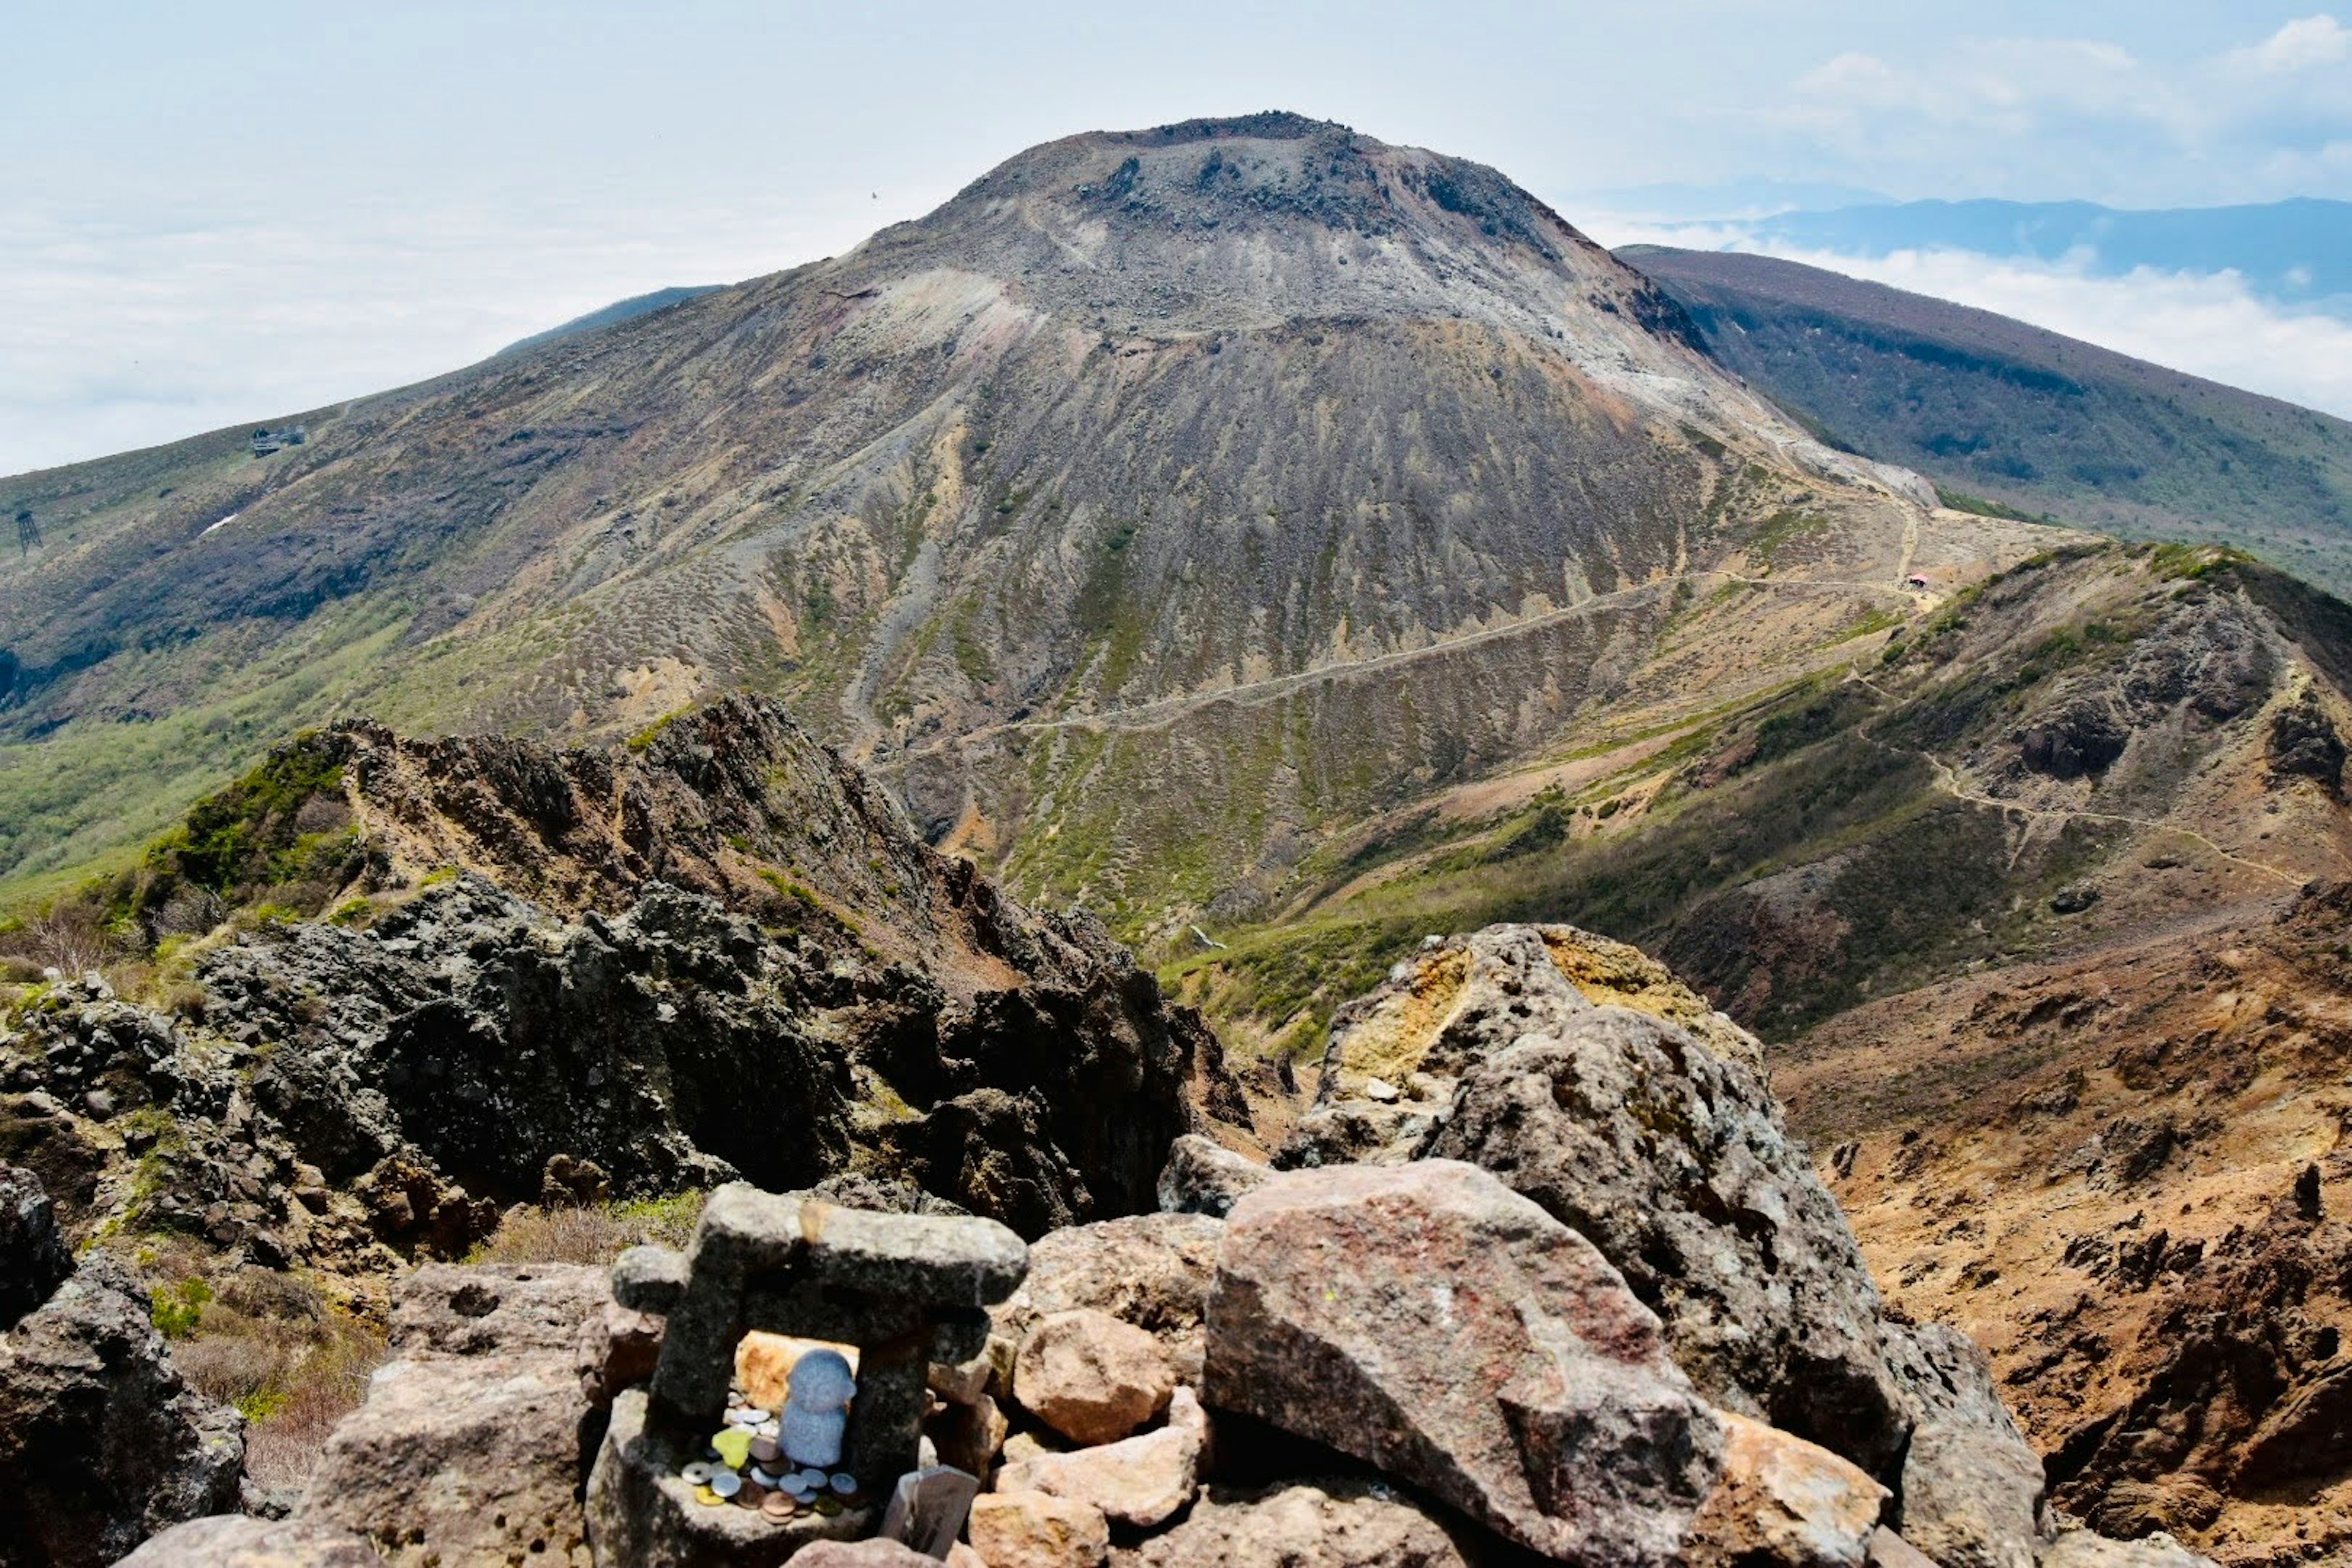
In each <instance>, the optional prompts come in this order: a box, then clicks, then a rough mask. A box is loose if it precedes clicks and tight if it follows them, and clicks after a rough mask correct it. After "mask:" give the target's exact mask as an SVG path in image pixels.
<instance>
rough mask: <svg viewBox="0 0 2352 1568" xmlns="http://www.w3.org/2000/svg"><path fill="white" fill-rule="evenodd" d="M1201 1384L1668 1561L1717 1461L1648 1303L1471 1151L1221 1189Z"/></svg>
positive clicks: (1406, 1471)
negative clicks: (1471, 1161)
mask: <svg viewBox="0 0 2352 1568" xmlns="http://www.w3.org/2000/svg"><path fill="white" fill-rule="evenodd" d="M1203 1394H1204V1396H1205V1398H1206V1400H1207V1403H1208V1404H1209V1405H1211V1406H1212V1407H1213V1408H1218V1409H1223V1410H1229V1411H1234V1412H1238V1413H1240V1414H1242V1415H1248V1416H1252V1417H1254V1418H1255V1419H1257V1420H1260V1421H1264V1422H1266V1423H1269V1424H1271V1425H1272V1426H1276V1427H1278V1428H1280V1429H1281V1430H1283V1431H1286V1432H1289V1433H1292V1434H1295V1435H1296V1436H1301V1437H1307V1438H1310V1439H1312V1440H1314V1441H1315V1442H1318V1443H1321V1444H1323V1445H1325V1446H1326V1447H1331V1448H1335V1449H1338V1450H1339V1451H1340V1452H1341V1453H1345V1454H1349V1455H1352V1456H1353V1457H1355V1458H1359V1459H1361V1460H1364V1461H1365V1462H1367V1463H1370V1464H1372V1465H1374V1466H1376V1467H1378V1468H1381V1470H1383V1471H1385V1472H1387V1473H1388V1474H1390V1475H1392V1476H1394V1477H1396V1478H1397V1479H1400V1480H1403V1481H1407V1482H1410V1483H1411V1484H1412V1485H1413V1486H1415V1487H1418V1488H1420V1489H1423V1491H1425V1492H1427V1493H1428V1494H1430V1495H1431V1496H1433V1497H1435V1498H1437V1499H1440V1500H1444V1501H1445V1502H1447V1503H1449V1504H1451V1505H1452V1506H1454V1507H1455V1508H1457V1509H1460V1510H1462V1511H1463V1512H1464V1513H1465V1514H1467V1515H1469V1516H1470V1517H1471V1518H1473V1519H1475V1520H1476V1521H1479V1522H1480V1523H1482V1524H1485V1525H1486V1526H1487V1527H1488V1528H1490V1529H1492V1530H1494V1531H1497V1532H1498V1533H1500V1534H1502V1535H1504V1536H1506V1537H1507V1538H1508V1539H1510V1540H1512V1541H1514V1542H1518V1543H1519V1544H1521V1545H1523V1546H1526V1547H1529V1548H1531V1549H1533V1550H1535V1551H1537V1552H1542V1553H1544V1554H1546V1555H1548V1556H1551V1557H1554V1558H1558V1559H1559V1560H1561V1561H1565V1562H1570V1563H1616V1564H1643V1563H1657V1564H1664V1563H1672V1562H1674V1561H1675V1559H1676V1556H1677V1553H1678V1552H1679V1550H1680V1547H1681V1544H1682V1542H1683V1541H1684V1538H1685V1535H1686V1534H1688V1532H1689V1530H1690V1527H1691V1524H1692V1521H1693V1520H1694V1518H1695V1517H1696V1515H1697V1513H1698V1511H1699V1510H1700V1508H1701V1506H1702V1504H1704V1502H1705V1501H1706V1499H1707V1497H1708V1495H1709V1494H1710V1492H1711V1491H1712V1490H1713V1489H1714V1488H1715V1485H1716V1483H1717V1479H1718V1477H1719V1474H1720V1472H1721V1468H1722V1458H1723V1447H1724V1433H1723V1428H1722V1425H1721V1423H1720V1422H1719V1421H1717V1418H1716V1415H1715V1413H1714V1411H1713V1410H1711V1409H1710V1408H1708V1406H1707V1405H1706V1403H1705V1402H1704V1401H1703V1400H1702V1399H1700V1398H1699V1397H1698V1395H1697V1394H1696V1392H1695V1391H1694V1390H1693V1389H1692V1387H1691V1384H1690V1382H1689V1380H1688V1379H1687V1378H1686V1377H1685V1376H1684V1375H1683V1373H1682V1372H1681V1371H1680V1370H1679V1369H1678V1368H1677V1367H1676V1366H1675V1363H1674V1361H1673V1359H1672V1358H1671V1357H1670V1356H1669V1355H1668V1354H1667V1353H1666V1348H1665V1342H1664V1336H1663V1334H1662V1333H1661V1331H1660V1329H1659V1325H1658V1321H1657V1319H1656V1317H1655V1316H1654V1314H1653V1313H1652V1312H1651V1311H1650V1310H1649V1309H1647V1308H1646V1307H1644V1306H1643V1305H1642V1303H1641V1302H1640V1301H1639V1300H1636V1299H1635V1298H1634V1296H1633V1292H1632V1291H1630V1290H1629V1289H1627V1288H1626V1285H1625V1281H1624V1279H1623V1278H1622V1276H1621V1275H1620V1274H1619V1273H1618V1272H1617V1270H1616V1269H1614V1268H1612V1267H1610V1265H1609V1262H1608V1260H1607V1259H1606V1258H1602V1257H1601V1254H1600V1253H1599V1252H1598V1251H1596V1250H1595V1249H1594V1248H1593V1247H1592V1246H1591V1244H1590V1243H1589V1242H1587V1241H1585V1240H1584V1238H1583V1237H1580V1236H1578V1235H1577V1234H1576V1233H1575V1232H1574V1231H1571V1230H1570V1229H1569V1228H1568V1227H1567V1226H1563V1225H1561V1224H1560V1223H1559V1221H1557V1220H1555V1219H1553V1218H1552V1217H1551V1216H1550V1215H1547V1214H1545V1213H1544V1212H1543V1211H1542V1210H1541V1209H1540V1208H1538V1207H1537V1206H1536V1205H1534V1204H1532V1203H1530V1202H1529V1201H1528V1200H1527V1199H1525V1198H1523V1197H1520V1196H1519V1195H1517V1194H1515V1193H1513V1192H1511V1191H1510V1190H1509V1189H1508V1188H1507V1187H1505V1186H1504V1185H1503V1184H1501V1183H1500V1182H1498V1181H1496V1179H1495V1178H1494V1177H1493V1176H1492V1175H1489V1174H1488V1173H1486V1172H1484V1171H1481V1170H1479V1169H1477V1168H1476V1167H1475V1166H1471V1165H1466V1164H1462V1163H1456V1162H1453V1161H1434V1160H1433V1161H1424V1162H1419V1163H1413V1164H1411V1165H1407V1166H1401V1167H1379V1166H1338V1167H1332V1168H1328V1169H1324V1170H1318V1171H1311V1172H1302V1173H1297V1174H1294V1175H1291V1176H1289V1177H1287V1178H1286V1179H1284V1180H1282V1181H1278V1182H1275V1183H1271V1184H1267V1185H1265V1186H1264V1187H1261V1188H1259V1189H1258V1190H1257V1191H1255V1192H1254V1193H1251V1194H1248V1195H1247V1196H1245V1197H1244V1198H1243V1199H1242V1200H1241V1201H1240V1202H1239V1203H1237V1204H1236V1205H1234V1210H1233V1214H1232V1216H1231V1218H1230V1219H1229V1220H1228V1221H1227V1226H1226V1233H1225V1238H1224V1245H1223V1248H1222V1250H1221V1251H1220V1253H1219V1255H1218V1261H1217V1281H1216V1289H1215V1292H1214V1294H1213V1296H1212V1297H1211V1299H1210V1303H1209V1343H1208V1358H1207V1372H1206V1386H1205V1388H1204V1389H1203Z"/></svg>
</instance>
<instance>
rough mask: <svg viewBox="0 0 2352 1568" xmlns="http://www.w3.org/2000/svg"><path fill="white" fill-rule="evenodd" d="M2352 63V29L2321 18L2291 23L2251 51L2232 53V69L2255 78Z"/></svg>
mask: <svg viewBox="0 0 2352 1568" xmlns="http://www.w3.org/2000/svg"><path fill="white" fill-rule="evenodd" d="M2346 59H2352V28H2347V27H2346V26H2344V25H2343V24H2342V23H2340V22H2338V21H2337V20H2336V18H2335V17H2333V16H2327V15H2326V14H2324V13H2323V14H2322V15H2320V16H2305V17H2302V18H2300V19H2299V20H2296V21H2293V22H2289V23H2288V24H2287V25H2286V26H2284V27H2281V28H2280V29H2279V30H2278V31H2277V32H2275V33H2273V34H2272V35H2271V36H2270V37H2267V38H2264V39H2263V41H2262V42H2261V43H2259V44H2255V45H2253V46H2252V47H2249V48H2243V49H2233V50H2231V52H2230V54H2229V56H2228V57H2227V60H2228V63H2229V65H2230V66H2231V68H2234V69H2236V70H2239V71H2242V72H2245V73H2249V74H2252V75H2256V76H2285V75H2288V74H2291V73H2293V72H2295V71H2305V70H2312V69H2315V68H2317V67H2320V66H2332V65H2336V64H2340V63H2341V62H2343V61H2344V60H2346Z"/></svg>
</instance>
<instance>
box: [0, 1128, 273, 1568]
mask: <svg viewBox="0 0 2352 1568" xmlns="http://www.w3.org/2000/svg"><path fill="white" fill-rule="evenodd" d="M0 1191H5V1193H6V1194H8V1198H9V1202H10V1205H11V1208H12V1210H13V1213H14V1215H16V1216H17V1217H18V1219H19V1221H20V1223H19V1224H18V1225H17V1226H16V1227H15V1228H14V1230H13V1231H12V1232H11V1233H10V1234H9V1235H7V1236H5V1237H0V1243H5V1251H0V1280H5V1281H6V1283H7V1285H8V1287H9V1289H11V1291H12V1292H18V1291H25V1290H26V1288H27V1287H34V1288H37V1293H38V1297H39V1300H37V1303H36V1304H35V1305H33V1306H32V1307H31V1309H30V1310H26V1311H25V1312H24V1313H22V1314H21V1315H20V1316H16V1317H15V1318H14V1319H13V1321H10V1322H8V1323H6V1324H5V1326H0V1564H5V1565H6V1568H83V1565H88V1568H100V1564H104V1563H112V1562H114V1561H115V1560H116V1559H117V1558H120V1557H121V1556H122V1555H123V1554H124V1553H126V1552H129V1551H130V1550H131V1548H132V1547H134V1546H136V1545H137V1544H138V1543H139V1542H141V1541H142V1539H144V1538H145V1537H147V1536H149V1535H152V1534H153V1533H155V1532H156V1531H160V1530H163V1529H165V1528H166V1527H168V1526H171V1525H173V1524H177V1523H179V1522H180V1521H183V1520H186V1519H193V1518H195V1517H196V1516H198V1515H200V1514H210V1513H222V1512H226V1511H227V1510H231V1509H234V1508H235V1507H236V1504H237V1497H238V1478H239V1476H240V1474H241V1472H242V1468H243V1464H244V1459H245V1422H244V1420H243V1418H242V1417H240V1416H239V1415H237V1413H236V1411H234V1410H230V1409H226V1408H223V1407H221V1406H218V1405H212V1404H210V1403H208V1402H207V1401H205V1400H204V1399H202V1398H200V1397H199V1396H198V1395H196V1394H194V1393H192V1392H191V1391H189V1390H188V1388H187V1387H186V1386H185V1385H184V1384H183V1383H182V1382H181V1379H180V1373H179V1371H178V1369H177V1368H176V1367H174V1366H173V1363H172V1357H171V1352H169V1351H168V1350H167V1349H166V1348H165V1346H164V1343H163V1335H161V1334H159V1333H157V1332H156V1331H155V1330H154V1328H153V1326H152V1324H151V1323H150V1322H149V1321H148V1303H147V1294H146V1291H145V1290H144V1289H142V1288H141V1286H140V1285H139V1283H138V1281H137V1280H136V1279H134V1278H133V1277H132V1275H131V1272H130V1270H129V1269H128V1268H125V1267H124V1266H123V1265H122V1263H121V1261H120V1260H118V1259H116V1258H112V1257H110V1256H109V1255H107V1254H105V1253H99V1254H95V1255H93V1256H92V1257H90V1258H87V1259H85V1260H84V1261H83V1262H82V1264H81V1265H80V1267H79V1268H71V1269H70V1271H69V1272H68V1273H66V1274H64V1275H63V1276H62V1277H59V1276H58V1269H57V1264H58V1261H59V1258H58V1250H57V1237H56V1234H55V1232H54V1230H53V1229H52V1228H51V1227H50V1226H49V1225H48V1224H47V1215H46V1213H45V1211H46V1208H47V1204H46V1201H45V1199H44V1198H43V1196H42V1194H41V1190H40V1186H39V1184H38V1182H37V1180H36V1179H35V1178H34V1177H33V1176H32V1174H31V1173H29V1172H26V1171H24V1170H21V1169H17V1168H16V1167H12V1166H6V1165H0ZM45 1279H46V1280H47V1283H46V1284H43V1283H42V1281H43V1280H45ZM26 1293H29V1292H26Z"/></svg>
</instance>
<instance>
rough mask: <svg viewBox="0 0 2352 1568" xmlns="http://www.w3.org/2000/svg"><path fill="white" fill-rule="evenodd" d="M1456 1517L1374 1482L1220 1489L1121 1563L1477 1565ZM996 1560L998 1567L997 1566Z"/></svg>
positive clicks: (1345, 1567) (1276, 1567)
mask: <svg viewBox="0 0 2352 1568" xmlns="http://www.w3.org/2000/svg"><path fill="white" fill-rule="evenodd" d="M1457 1528H1459V1527H1458V1526H1454V1525H1451V1524H1450V1523H1448V1522H1446V1521H1440V1520H1439V1519H1437V1518H1435V1517H1433V1515H1432V1514H1430V1513H1429V1512H1428V1511H1426V1510H1423V1509H1422V1508H1420V1507H1417V1506H1416V1505H1414V1504H1413V1503H1412V1502H1410V1501H1407V1500H1405V1499H1404V1498H1402V1497H1400V1496H1399V1495H1398V1494H1397V1493H1396V1492H1395V1491H1394V1490H1393V1489H1391V1488H1389V1487H1387V1486H1384V1485H1382V1484H1381V1483H1379V1482H1376V1481H1363V1480H1319V1481H1318V1480H1302V1481H1286V1482H1282V1483H1279V1484H1276V1485H1274V1486H1270V1487H1264V1488H1258V1489H1230V1488H1219V1489H1212V1490H1211V1492H1210V1493H1209V1495H1207V1496H1206V1497H1203V1498H1202V1500H1200V1501H1199V1502H1198V1503H1196V1504H1194V1505H1193V1508H1192V1512H1191V1513H1189V1514H1187V1515H1186V1516H1185V1518H1184V1521H1183V1522H1182V1523H1181V1524H1179V1525H1177V1526H1176V1527H1175V1528H1173V1529H1171V1530H1170V1531H1167V1532H1166V1533H1164V1534H1160V1535H1156V1536H1153V1537H1151V1538H1150V1539H1149V1540H1147V1541H1145V1542H1141V1543H1140V1544H1139V1545H1138V1546H1136V1547H1134V1548H1133V1549H1131V1550H1123V1551H1118V1552H1113V1553H1112V1554H1111V1562H1112V1563H1114V1564H1116V1565H1117V1568H1201V1565H1202V1564H1208V1563H1217V1564H1222V1565H1223V1568H1471V1565H1472V1563H1473V1562H1474V1561H1475V1559H1473V1558H1472V1557H1471V1556H1469V1555H1467V1554H1465V1552H1464V1550H1463V1546H1462V1543H1461V1542H1459V1541H1458V1540H1457V1539H1456V1538H1455V1536H1454V1530H1455V1529H1457ZM992 1568H993V1565H992Z"/></svg>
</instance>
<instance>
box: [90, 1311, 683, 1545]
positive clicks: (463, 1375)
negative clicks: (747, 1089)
mask: <svg viewBox="0 0 2352 1568" xmlns="http://www.w3.org/2000/svg"><path fill="white" fill-rule="evenodd" d="M613 1305H614V1303H613V1300H612V1296H611V1292H610V1289H609V1286H608V1281H607V1272H606V1270H604V1269H603V1268H586V1267H582V1266H576V1265H554V1264H543V1265H480V1266H457V1265H451V1264H432V1265H427V1266H426V1267H425V1268H420V1269H418V1270H417V1271H416V1272H415V1273H414V1274H412V1275H410V1276H409V1277H408V1278H407V1279H404V1280H403V1281H402V1283H401V1285H400V1287H399V1289H398V1290H397V1291H396V1293H395V1296H394V1304H393V1310H392V1336H391V1343H390V1352H391V1359H390V1360H389V1361H387V1362H386V1363H384V1365H383V1367H382V1368H380V1369H379V1370H378V1371H377V1372H376V1373H375V1375H374V1377H373V1379H372V1380H371V1381H370V1383H369V1385H368V1396H367V1400H366V1403H364V1404H363V1405H361V1406H360V1408H359V1409H357V1410H355V1411H353V1412H352V1414H350V1415H347V1416H345V1417H344V1418H343V1419H342V1421H341V1423H340V1424H338V1425H337V1426H336V1427H335V1429H334V1431H333V1433H332V1435H331V1436H329V1437H328V1439H327V1441H326V1444H325V1447H324V1449H323V1451H322V1452H321V1454H320V1459H319V1464H318V1467H317V1468H315V1469H314V1470H313V1471H312V1472H311V1476H310V1482H309V1484H308V1485H307V1486H306V1487H305V1488H304V1489H303V1491H302V1492H301V1494H300V1495H299V1498H297V1499H296V1500H294V1502H293V1504H292V1508H291V1513H290V1515H289V1517H288V1518H286V1519H285V1520H283V1521H275V1522H265V1521H236V1522H235V1523H230V1522H226V1521H219V1520H199V1521H195V1522H194V1523H192V1524H185V1525H182V1526H181V1527H180V1528H178V1529H176V1530H173V1531H169V1532H167V1533H165V1534H163V1535H160V1536H158V1537H156V1538H155V1539H154V1540H152V1541H150V1542H148V1543H147V1544H146V1546H145V1547H144V1548H142V1555H141V1556H140V1557H138V1558H134V1559H133V1561H135V1562H141V1563H148V1562H152V1563H158V1564H173V1565H176V1564H180V1563H190V1564H198V1565H201V1568H342V1565H343V1564H344V1563H347V1562H366V1563H383V1562H386V1561H389V1562H392V1563H408V1564H414V1565H417V1568H427V1565H430V1564H435V1563H510V1562H511V1563H523V1562H530V1563H569V1564H572V1565H574V1568H586V1565H587V1564H588V1563H589V1553H588V1548H587V1542H586V1535H585V1528H584V1525H583V1520H582V1515H581V1510H580V1500H579V1493H580V1487H581V1483H582V1481H583V1479H584V1478H585V1475H586V1467H587V1457H588V1456H589V1455H590V1454H592V1453H593V1452H594V1447H595V1443H596V1441H597V1440H598V1439H599V1438H600V1437H601V1436H602V1435H603V1426H602V1423H603V1419H604V1407H603V1405H601V1404H600V1403H599V1402H598V1401H597V1400H595V1399H593V1398H592V1397H591V1395H592V1394H593V1393H595V1392H597V1391H599V1390H601V1389H602V1388H603V1387H604V1380H606V1379H608V1378H610V1377H612V1376H614V1369H613V1368H612V1366H611V1365H610V1363H608V1362H607V1361H606V1360H605V1359H604V1352H605V1350H606V1349H607V1346H608V1342H607V1341H606V1340H605V1339H604V1336H602V1335H601V1334H599V1333H596V1332H593V1330H596V1329H598V1328H599V1327H601V1325H602V1324H603V1322H604V1318H605V1315H606V1313H607V1312H608V1311H609V1310H611V1309H612V1307H613ZM648 1370H649V1369H648ZM233 1475H234V1471H233V1470H232V1476H233ZM231 1500H234V1492H233V1491H232V1493H231ZM226 1506H228V1504H227V1503H226V1502H215V1504H214V1505H213V1509H212V1510H206V1511H213V1510H218V1509H221V1508H225V1507H226ZM354 1552H357V1553H358V1554H359V1555H358V1556H356V1557H354V1556H353V1555H352V1554H353V1553H354Z"/></svg>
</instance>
